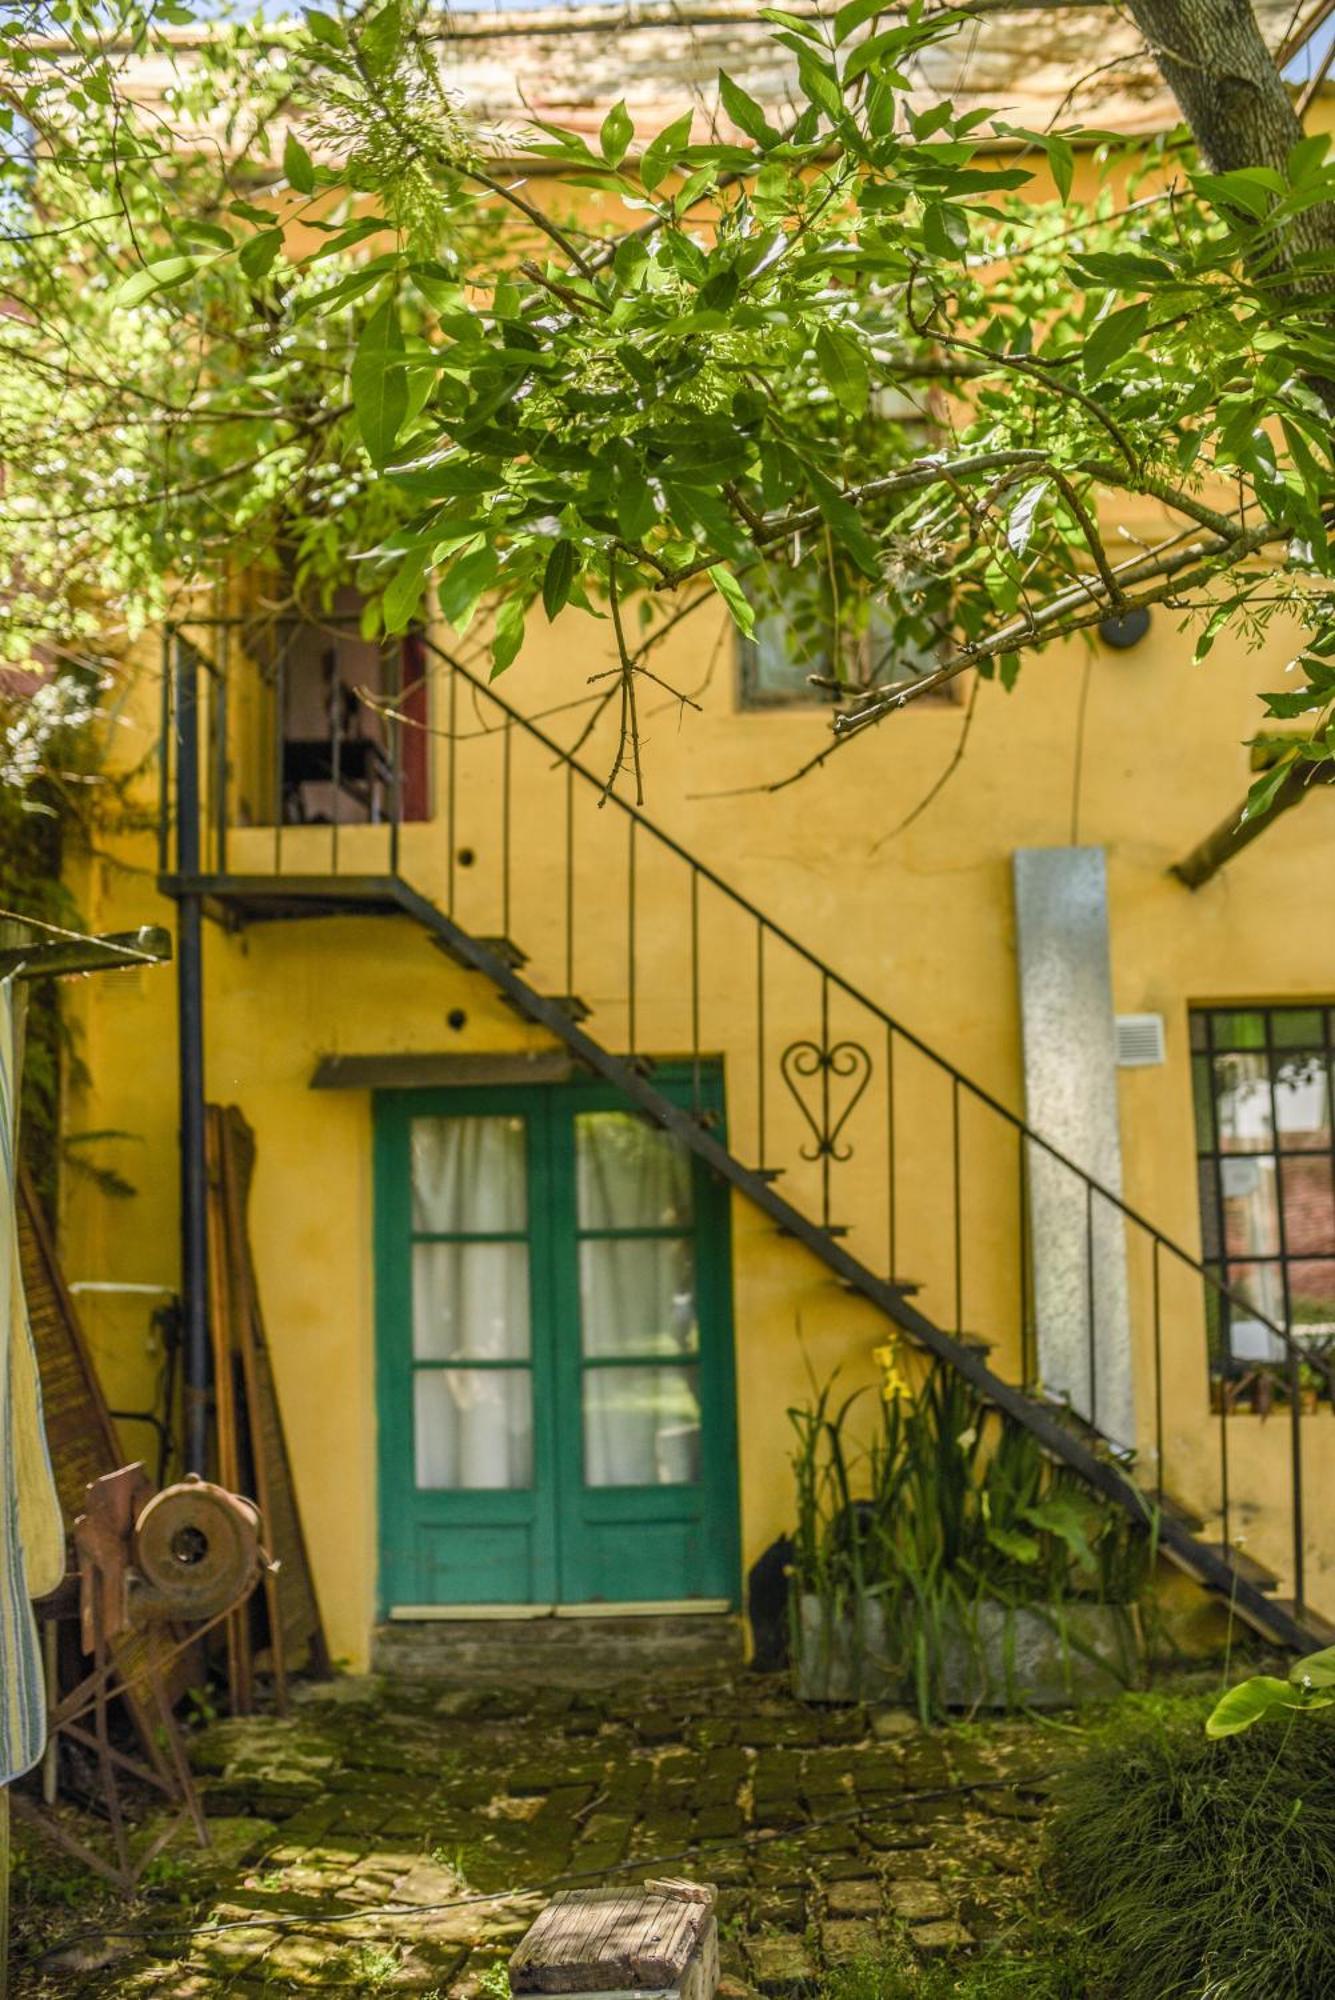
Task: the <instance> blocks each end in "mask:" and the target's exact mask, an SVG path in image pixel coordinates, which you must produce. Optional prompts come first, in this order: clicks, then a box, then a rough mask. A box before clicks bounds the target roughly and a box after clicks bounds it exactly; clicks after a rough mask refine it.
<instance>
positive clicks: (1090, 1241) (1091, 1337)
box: [1085, 1180, 1099, 1430]
mask: <svg viewBox="0 0 1335 2000" xmlns="http://www.w3.org/2000/svg"><path fill="white" fill-rule="evenodd" d="M1085 1340H1086V1343H1087V1347H1088V1353H1089V1408H1088V1410H1087V1411H1086V1412H1085V1415H1086V1416H1087V1417H1088V1419H1089V1421H1090V1423H1091V1424H1092V1425H1093V1427H1094V1429H1095V1430H1097V1429H1098V1425H1099V1356H1098V1332H1097V1329H1096V1327H1095V1323H1094V1183H1093V1181H1090V1180H1087V1181H1086V1182H1085Z"/></svg>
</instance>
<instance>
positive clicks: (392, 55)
mask: <svg viewBox="0 0 1335 2000" xmlns="http://www.w3.org/2000/svg"><path fill="white" fill-rule="evenodd" d="M402 46H403V14H402V10H401V8H400V6H399V0H388V4H387V5H386V6H384V7H382V8H381V9H380V12H379V13H378V14H372V15H371V17H370V19H369V20H368V21H367V22H366V23H365V25H364V26H363V28H362V31H361V33H360V34H359V35H358V37H357V52H358V54H359V55H360V56H361V59H362V61H363V62H364V63H365V64H366V67H367V69H368V70H369V71H370V73H371V75H372V76H374V77H379V76H385V75H387V74H388V73H389V71H390V70H392V69H393V67H394V64H395V62H396V61H397V60H398V54H399V50H400V49H401V48H402Z"/></svg>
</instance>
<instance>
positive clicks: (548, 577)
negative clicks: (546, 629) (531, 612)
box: [542, 535, 575, 620]
mask: <svg viewBox="0 0 1335 2000" xmlns="http://www.w3.org/2000/svg"><path fill="white" fill-rule="evenodd" d="M574 580H575V544H574V543H573V542H572V541H570V540H569V539H568V537H566V536H564V535H563V536H562V537H561V539H560V541H559V542H553V543H552V551H551V554H550V555H549V556H548V558H547V567H546V569H545V570H544V571H543V573H542V608H543V610H544V611H545V612H546V613H547V617H548V619H549V620H551V619H553V618H555V616H556V614H557V612H558V611H560V610H562V609H563V608H564V606H565V605H566V603H567V602H568V601H569V597H570V586H571V584H572V583H573V582H574Z"/></svg>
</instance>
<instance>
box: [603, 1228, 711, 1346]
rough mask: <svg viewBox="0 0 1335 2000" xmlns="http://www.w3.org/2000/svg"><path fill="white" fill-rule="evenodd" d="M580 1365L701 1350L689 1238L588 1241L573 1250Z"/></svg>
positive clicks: (693, 1258)
mask: <svg viewBox="0 0 1335 2000" xmlns="http://www.w3.org/2000/svg"><path fill="white" fill-rule="evenodd" d="M579 1291H580V1326H581V1329H582V1340H583V1350H584V1357H585V1359H586V1360H608V1359H624V1358H626V1357H628V1356H631V1355H644V1356H650V1355H663V1356H671V1355H679V1354H694V1353H696V1352H697V1350H698V1349H699V1346H700V1323H699V1315H698V1313H697V1311H696V1299H695V1254H694V1249H693V1246H692V1244H691V1241H690V1239H689V1238H688V1237H680V1236H668V1237H663V1236H622V1237H615V1236H611V1237H608V1236H593V1237H585V1239H584V1241H583V1242H582V1243H581V1244H580V1246H579Z"/></svg>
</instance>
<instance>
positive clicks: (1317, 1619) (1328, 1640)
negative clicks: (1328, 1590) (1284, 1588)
mask: <svg viewBox="0 0 1335 2000" xmlns="http://www.w3.org/2000/svg"><path fill="white" fill-rule="evenodd" d="M1275 1603H1276V1605H1277V1606H1278V1608H1279V1609H1280V1610H1281V1611H1287V1612H1288V1614H1289V1617H1290V1618H1293V1619H1296V1620H1297V1622H1298V1624H1300V1625H1301V1626H1303V1627H1304V1628H1305V1629H1306V1630H1307V1631H1308V1632H1310V1633H1311V1635H1312V1637H1313V1638H1314V1639H1315V1640H1316V1643H1317V1645H1318V1646H1335V1625H1332V1623H1331V1621H1330V1619H1329V1618H1323V1617H1322V1616H1321V1613H1320V1612H1319V1611H1313V1609H1312V1607H1311V1605H1310V1604H1304V1606H1303V1607H1302V1610H1301V1611H1300V1610H1299V1609H1298V1601H1297V1599H1296V1598H1293V1597H1277V1598H1276V1599H1275Z"/></svg>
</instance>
